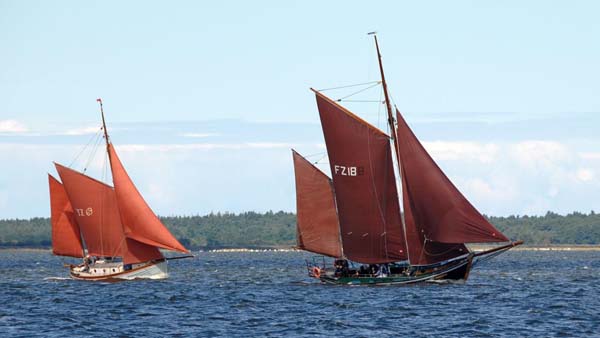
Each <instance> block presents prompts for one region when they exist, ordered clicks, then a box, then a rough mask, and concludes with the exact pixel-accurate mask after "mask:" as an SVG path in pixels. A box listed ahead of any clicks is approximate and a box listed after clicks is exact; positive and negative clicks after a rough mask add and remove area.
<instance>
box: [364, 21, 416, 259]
mask: <svg viewBox="0 0 600 338" xmlns="http://www.w3.org/2000/svg"><path fill="white" fill-rule="evenodd" d="M368 35H373V38H375V48H376V49H377V61H378V62H379V72H380V73H381V85H382V87H383V97H384V99H385V109H386V110H387V113H388V124H389V127H390V136H391V137H392V141H393V143H394V154H395V155H396V163H397V164H398V177H399V178H400V179H402V168H401V167H400V146H399V144H398V136H397V132H396V120H395V119H394V113H393V112H392V102H391V100H390V95H389V93H388V87H387V82H385V74H384V72H383V62H382V61H381V52H380V51H379V43H378V41H377V32H370V33H368ZM398 192H400V190H398ZM400 204H402V203H400ZM400 219H401V221H402V231H403V232H404V240H405V243H406V254H407V255H408V257H409V260H410V250H409V248H408V237H406V223H405V221H404V214H403V213H402V210H400Z"/></svg>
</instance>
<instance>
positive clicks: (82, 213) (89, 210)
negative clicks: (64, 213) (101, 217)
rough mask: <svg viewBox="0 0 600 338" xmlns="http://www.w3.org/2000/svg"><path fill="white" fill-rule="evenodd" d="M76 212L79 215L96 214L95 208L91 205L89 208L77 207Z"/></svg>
mask: <svg viewBox="0 0 600 338" xmlns="http://www.w3.org/2000/svg"><path fill="white" fill-rule="evenodd" d="M75 213H76V214H77V216H81V217H84V216H92V215H93V214H94V209H92V208H91V207H89V208H87V209H85V210H84V209H79V208H75Z"/></svg>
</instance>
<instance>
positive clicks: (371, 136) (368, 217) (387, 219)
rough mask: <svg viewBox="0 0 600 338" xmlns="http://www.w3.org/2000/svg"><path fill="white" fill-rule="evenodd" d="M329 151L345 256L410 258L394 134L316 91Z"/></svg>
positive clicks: (380, 259) (378, 259) (378, 260)
mask: <svg viewBox="0 0 600 338" xmlns="http://www.w3.org/2000/svg"><path fill="white" fill-rule="evenodd" d="M314 92H315V94H316V99H317V106H318V109H319V115H320V117H321V125H322V128H323V134H324V136H325V143H326V146H327V152H328V155H329V163H330V167H331V173H332V177H333V186H334V190H335V198H336V202H337V209H338V215H339V222H340V228H341V237H342V243H343V248H344V254H345V256H346V257H347V258H348V259H350V260H353V261H356V262H360V263H384V262H395V261H400V260H405V259H406V258H407V253H406V244H405V243H406V242H405V239H404V234H403V230H402V223H401V218H400V207H399V200H398V192H397V189H396V181H395V175H394V167H393V162H392V153H391V146H390V137H389V136H388V135H386V134H385V133H383V132H382V131H381V130H379V129H377V128H375V127H374V126H372V125H370V124H369V123H367V122H366V121H364V120H362V119H360V118H359V117H357V116H356V115H354V114H352V113H351V112H350V111H348V110H346V109H345V108H343V107H342V106H340V105H338V104H337V103H335V102H333V101H332V100H331V99H329V98H327V97H326V96H325V95H323V94H321V93H319V92H318V91H314Z"/></svg>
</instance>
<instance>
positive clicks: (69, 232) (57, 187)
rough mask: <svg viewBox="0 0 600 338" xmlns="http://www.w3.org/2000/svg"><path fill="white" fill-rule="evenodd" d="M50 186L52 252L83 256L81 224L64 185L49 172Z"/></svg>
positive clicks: (60, 254) (61, 254)
mask: <svg viewBox="0 0 600 338" xmlns="http://www.w3.org/2000/svg"><path fill="white" fill-rule="evenodd" d="M48 184H49V186H50V223H52V253H53V254H55V255H58V256H70V257H83V245H82V244H81V235H80V232H79V226H78V225H77V223H76V222H75V216H74V215H73V208H72V207H71V203H70V202H69V197H68V196H67V192H66V191H65V188H64V187H63V185H62V184H61V183H60V182H59V181H58V180H57V179H56V178H54V177H53V176H52V175H50V174H48Z"/></svg>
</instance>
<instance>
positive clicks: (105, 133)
mask: <svg viewBox="0 0 600 338" xmlns="http://www.w3.org/2000/svg"><path fill="white" fill-rule="evenodd" d="M96 101H98V102H99V103H100V114H101V115H102V130H104V140H105V141H106V151H108V143H109V142H108V130H106V121H105V119H104V108H102V99H100V98H98V99H96Z"/></svg>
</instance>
